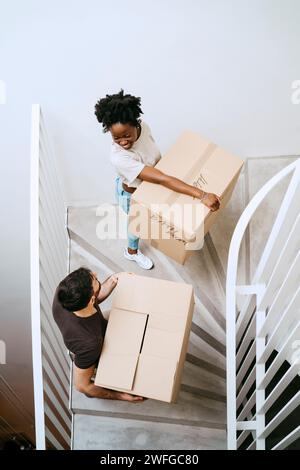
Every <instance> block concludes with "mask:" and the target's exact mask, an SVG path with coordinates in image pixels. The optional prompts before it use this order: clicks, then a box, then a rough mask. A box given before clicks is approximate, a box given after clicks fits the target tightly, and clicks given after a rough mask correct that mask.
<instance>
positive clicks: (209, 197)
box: [199, 191, 220, 212]
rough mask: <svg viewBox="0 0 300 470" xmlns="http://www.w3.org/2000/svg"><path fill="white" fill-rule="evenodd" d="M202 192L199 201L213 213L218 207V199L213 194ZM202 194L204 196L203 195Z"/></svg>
mask: <svg viewBox="0 0 300 470" xmlns="http://www.w3.org/2000/svg"><path fill="white" fill-rule="evenodd" d="M201 192H202V196H201V197H199V199H200V201H201V202H202V203H203V204H204V205H205V206H206V207H208V208H209V209H210V210H211V211H212V212H215V211H217V210H218V209H219V207H220V198H219V197H218V196H217V195H216V194H213V193H206V192H204V191H201ZM203 193H204V194H203Z"/></svg>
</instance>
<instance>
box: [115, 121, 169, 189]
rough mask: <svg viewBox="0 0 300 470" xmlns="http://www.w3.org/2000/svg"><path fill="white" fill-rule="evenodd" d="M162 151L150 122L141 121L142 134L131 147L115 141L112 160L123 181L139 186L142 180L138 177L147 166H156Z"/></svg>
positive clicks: (134, 186) (133, 186)
mask: <svg viewBox="0 0 300 470" xmlns="http://www.w3.org/2000/svg"><path fill="white" fill-rule="evenodd" d="M160 158H161V155H160V151H159V149H158V147H157V145H156V143H155V141H154V139H153V137H152V135H151V130H150V127H149V126H148V124H146V123H145V122H144V121H142V122H141V134H140V136H139V138H138V139H137V140H136V141H135V142H134V144H133V146H132V147H131V148H130V149H128V150H127V149H124V148H123V147H121V146H120V145H119V144H117V143H115V142H113V143H112V149H111V157H110V160H111V162H112V164H113V165H114V167H115V169H116V171H117V173H118V175H119V176H120V177H121V179H122V182H124V183H125V184H127V186H130V187H132V188H137V187H138V186H139V184H141V182H142V180H140V179H139V178H137V176H138V175H139V174H140V172H141V171H142V170H143V168H144V167H145V166H154V165H156V163H157V162H158V161H159V160H160Z"/></svg>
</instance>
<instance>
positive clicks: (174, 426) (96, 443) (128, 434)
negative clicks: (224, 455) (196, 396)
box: [73, 405, 226, 450]
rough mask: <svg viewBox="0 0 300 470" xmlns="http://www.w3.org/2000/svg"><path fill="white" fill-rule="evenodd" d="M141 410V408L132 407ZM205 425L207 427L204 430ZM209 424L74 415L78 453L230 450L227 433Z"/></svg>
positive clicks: (74, 442)
mask: <svg viewBox="0 0 300 470" xmlns="http://www.w3.org/2000/svg"><path fill="white" fill-rule="evenodd" d="M131 406H135V407H136V406H139V405H131ZM201 424H204V426H203V427H202V426H201ZM205 424H206V423H205V422H204V423H201V422H199V424H198V425H194V424H193V425H190V424H189V423H187V422H186V421H182V422H181V421H178V422H174V421H172V420H170V422H168V421H163V422H160V421H149V420H148V419H147V420H146V419H145V418H144V419H143V418H142V417H141V419H138V420H137V419H128V418H127V419H126V418H118V417H105V416H89V415H85V414H75V415H74V433H73V436H74V439H73V449H74V450H104V449H105V450H125V449H126V450H133V449H134V450H149V449H155V450H169V449H172V450H176V449H181V450H182V449H183V450H189V449H191V450H193V449H194V450H195V449H198V450H209V449H210V450H221V449H226V432H225V430H224V429H218V428H212V427H210V428H209V427H206V426H205Z"/></svg>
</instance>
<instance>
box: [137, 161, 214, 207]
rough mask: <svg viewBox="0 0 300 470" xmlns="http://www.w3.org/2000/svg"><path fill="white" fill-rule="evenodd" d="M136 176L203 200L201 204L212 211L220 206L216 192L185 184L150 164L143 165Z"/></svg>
mask: <svg viewBox="0 0 300 470" xmlns="http://www.w3.org/2000/svg"><path fill="white" fill-rule="evenodd" d="M138 178H140V179H141V180H143V181H148V182H149V183H156V184H161V185H162V186H165V187H166V188H169V189H172V190H173V191H176V192H177V193H182V194H187V195H188V196H192V197H196V198H197V199H200V200H201V202H203V204H205V205H206V206H207V207H208V208H209V209H210V210H211V211H212V212H214V211H216V210H218V209H219V207H220V199H219V197H218V196H217V195H216V194H213V193H206V192H205V191H202V189H199V188H196V187H194V186H192V185H190V184H186V183H184V182H183V181H181V180H180V179H178V178H175V177H174V176H169V175H166V174H165V173H163V172H162V171H160V170H157V169H156V168H153V167H151V166H145V167H144V168H143V170H142V171H141V173H140V174H139V175H138Z"/></svg>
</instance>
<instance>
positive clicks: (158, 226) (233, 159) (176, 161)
mask: <svg viewBox="0 0 300 470" xmlns="http://www.w3.org/2000/svg"><path fill="white" fill-rule="evenodd" d="M243 163H244V162H243V160H242V159H240V158H239V157H237V156H235V155H232V154H231V153H229V152H226V151H225V150H223V149H221V148H220V147H218V146H217V145H215V144H213V143H212V142H210V141H208V140H207V139H205V138H204V137H201V136H200V135H198V134H195V133H193V132H190V131H186V132H184V133H183V134H182V135H181V136H180V138H179V139H178V140H177V142H176V143H175V144H174V145H173V146H172V147H171V149H170V150H169V151H168V152H167V153H166V154H165V155H164V156H163V157H162V159H161V160H160V161H159V162H158V163H157V165H156V168H157V169H159V170H161V171H162V172H164V173H166V174H168V175H171V176H175V177H176V178H179V179H181V180H183V181H184V182H185V183H188V184H190V185H194V186H196V187H199V188H200V189H203V190H204V191H206V192H209V193H214V194H217V195H218V196H219V197H220V199H221V204H220V208H219V210H218V211H216V212H212V211H210V209H208V208H207V207H206V206H205V205H204V204H203V203H202V202H200V200H199V199H196V198H192V197H190V196H186V195H184V194H179V193H177V192H175V191H172V190H170V189H168V188H165V187H163V186H161V185H158V184H154V183H148V182H143V183H142V184H141V185H140V186H139V187H138V189H137V190H136V191H135V192H134V193H133V195H132V198H131V205H130V214H129V218H130V219H129V222H130V231H131V232H132V233H134V234H136V235H137V236H139V237H140V238H142V239H144V240H147V241H149V242H150V243H151V244H152V245H153V246H154V247H155V248H157V249H159V250H161V251H162V252H163V253H165V254H166V255H167V256H170V257H171V258H173V259H174V260H175V261H178V262H179V263H181V264H183V263H184V262H185V260H186V258H187V257H188V256H189V255H191V254H193V253H194V252H195V251H197V250H199V249H201V248H202V245H203V241H204V236H205V234H206V233H207V232H208V230H209V229H210V227H211V226H212V224H213V223H214V222H215V221H216V219H217V218H218V217H220V216H221V214H222V211H223V209H224V207H225V206H226V205H227V203H228V201H229V199H230V197H231V195H232V192H233V189H234V186H235V184H236V182H237V180H238V177H239V174H240V171H241V169H242V166H243Z"/></svg>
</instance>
